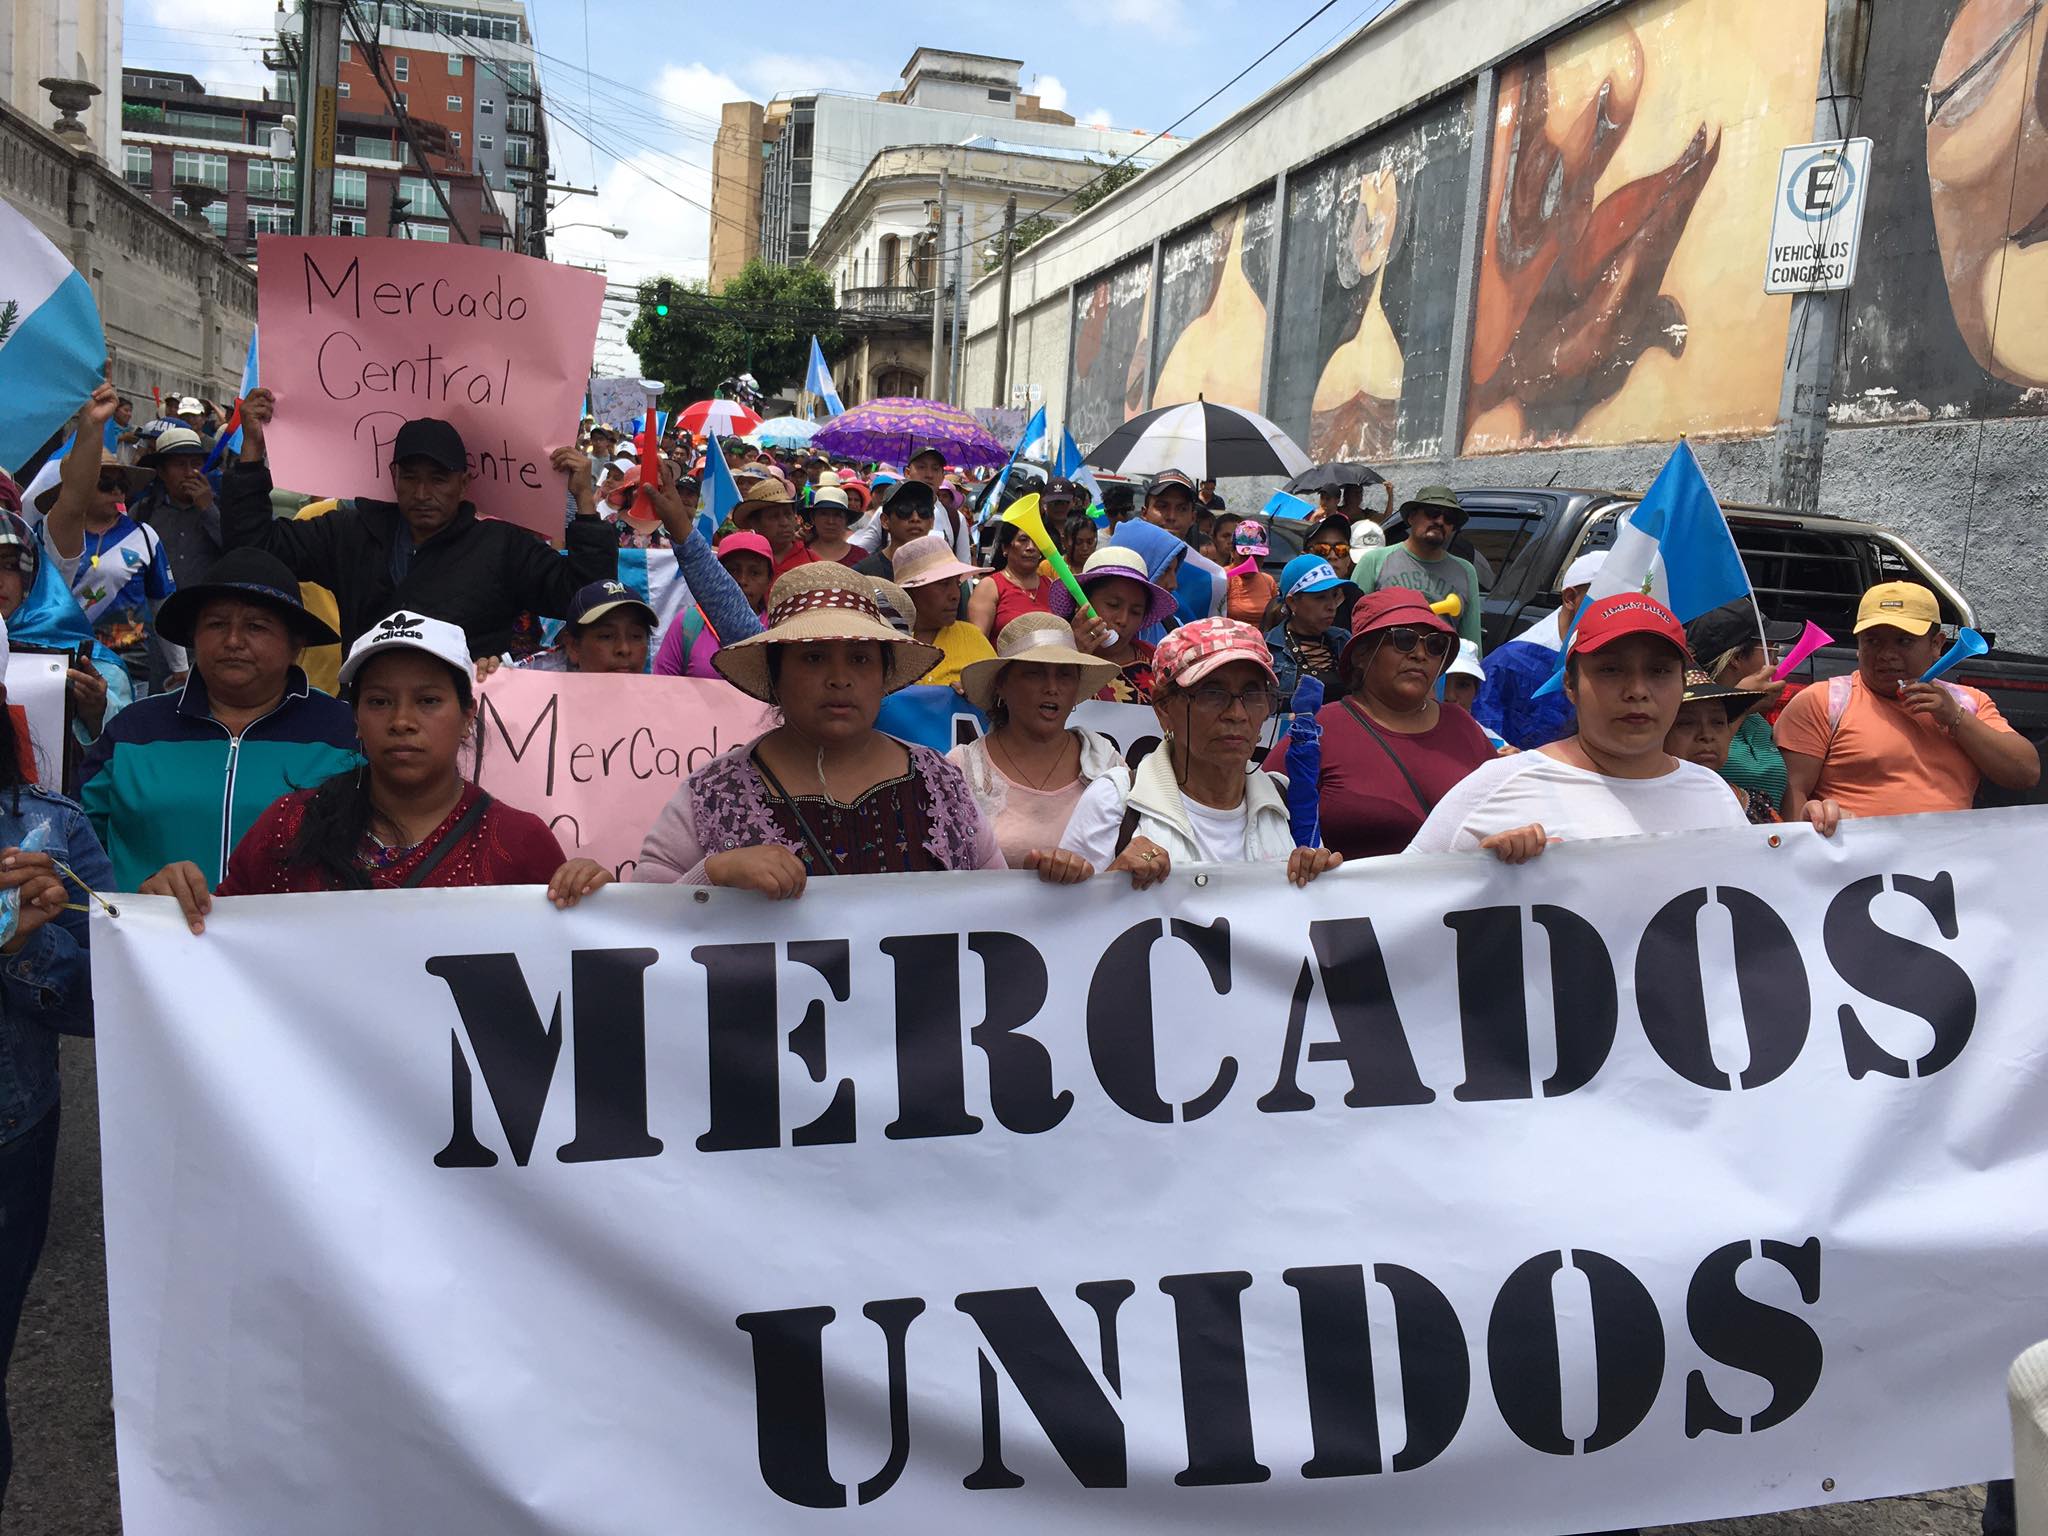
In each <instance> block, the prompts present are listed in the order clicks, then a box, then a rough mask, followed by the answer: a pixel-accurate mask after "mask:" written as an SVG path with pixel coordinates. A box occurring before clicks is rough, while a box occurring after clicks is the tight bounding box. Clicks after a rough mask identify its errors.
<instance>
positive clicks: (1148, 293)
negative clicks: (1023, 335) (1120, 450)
mask: <svg viewBox="0 0 2048 1536" xmlns="http://www.w3.org/2000/svg"><path fill="white" fill-rule="evenodd" d="M1151 310H1152V253H1151V252H1150V251H1149V250H1146V251H1140V252H1139V253H1138V254H1137V255H1135V256H1133V257H1131V258H1130V259H1129V260H1128V261H1126V262H1124V263H1123V264H1122V265H1120V266H1116V267H1112V268H1110V269H1109V270H1108V271H1107V272H1103V273H1100V274H1098V275H1097V276H1095V277H1093V278H1091V279H1089V280H1088V281H1087V282H1085V283H1083V284H1082V285H1081V287H1080V289H1079V291H1078V292H1077V293H1076V294H1075V295H1074V343H1073V348H1072V350H1071V353H1070V354H1069V355H1070V356H1071V357H1072V359H1073V362H1072V368H1073V378H1072V380H1071V381H1070V383H1069V386H1068V389H1067V410H1066V424H1067V430H1068V431H1070V432H1072V433H1073V434H1074V441H1075V442H1076V443H1078V444H1080V446H1081V449H1082V451H1083V452H1086V451H1087V450H1089V449H1091V448H1093V447H1094V446H1095V445H1096V444H1097V443H1099V442H1101V441H1102V440H1103V439H1104V438H1105V437H1107V436H1109V434H1110V433H1112V432H1114V431H1115V430H1116V429H1117V428H1118V427H1120V426H1122V425H1123V424H1124V423H1125V422H1126V421H1128V420H1129V419H1130V418H1131V417H1133V416H1135V415H1137V414H1138V412H1140V411H1141V410H1143V409H1144V408H1145V348H1146V338H1147V336H1148V335H1149V334H1150V327H1149V321H1150V319H1151Z"/></svg>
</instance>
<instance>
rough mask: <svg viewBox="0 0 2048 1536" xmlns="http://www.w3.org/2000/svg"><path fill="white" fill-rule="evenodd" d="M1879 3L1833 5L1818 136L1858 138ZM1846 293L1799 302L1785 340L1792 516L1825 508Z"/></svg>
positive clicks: (1780, 463) (1784, 429)
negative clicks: (1824, 468)
mask: <svg viewBox="0 0 2048 1536" xmlns="http://www.w3.org/2000/svg"><path fill="white" fill-rule="evenodd" d="M1870 10H1871V0H1828V15H1827V22H1826V30H1825V31H1824V32H1823V34H1822V47H1821V66H1820V91H1819V100H1818V103H1817V105H1816V106H1815V109H1814V119H1813V137H1814V141H1815V142H1816V143H1819V142H1823V141H1826V140H1830V139H1834V140H1843V141H1846V140H1848V139H1851V138H1853V137H1855V134H1856V118H1857V114H1858V111H1859V109H1860V108H1861V107H1862V105H1863V69H1864V63H1865V61H1866V59H1867V57H1868V54H1869V51H1870ZM1848 307H1849V295H1848V293H1847V292H1846V291H1843V292H1837V293H1800V294H1794V295H1793V297H1792V325H1791V329H1790V331H1789V332H1788V333H1787V336H1786V341H1785V382H1784V385H1783V387H1782V390H1781V392H1780V394H1779V397H1778V436H1777V444H1776V448H1777V452H1776V463H1775V464H1774V465H1773V467H1772V470H1771V498H1770V499H1771V502H1772V504H1773V505H1775V506H1780V507H1784V508H1785V509H1786V510H1787V511H1791V512H1814V511H1817V510H1819V507H1820V472H1821V461H1822V458H1823V456H1824V455H1825V454H1826V452H1827V444H1828V406H1829V405H1830V403H1832V401H1833V400H1834V395H1835V357H1836V354H1837V353H1838V352H1839V351H1840V349H1841V339H1842V316H1843V313H1844V312H1845V311H1846V310H1847V309H1848Z"/></svg>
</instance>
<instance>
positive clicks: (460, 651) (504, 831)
mask: <svg viewBox="0 0 2048 1536" xmlns="http://www.w3.org/2000/svg"><path fill="white" fill-rule="evenodd" d="M471 676H472V671H471V662H470V659H469V650H468V646H467V645H466V644H465V642H464V640H463V635H462V631H461V630H459V629H457V628H456V627H455V626H454V625H452V624H446V623H443V622H442V621H441V620H439V619H428V618H422V617H421V616H419V615H417V614H412V613H407V612H403V611H401V612H398V613H395V614H393V615H392V616H391V617H390V618H388V619H385V620H384V621H383V622H382V623H380V624H378V625H376V626H374V627H373V628H372V629H370V630H369V631H368V632H367V633H365V634H364V635H363V637H362V638H361V639H360V640H358V641H357V642H356V644H355V648H354V649H353V650H351V651H350V652H349V657H348V660H347V661H346V662H344V663H343V664H342V668H341V685H342V691H343V694H344V696H346V697H348V698H349V699H350V701H351V702H352V703H353V704H354V706H355V716H356V732H357V734H358V735H359V736H360V738H361V741H362V751H363V758H364V762H363V766H362V767H360V768H357V769H353V770H351V771H349V772H346V773H342V774H338V775H336V776H335V777H334V778H331V779H329V780H328V781H327V782H326V783H324V784H322V785H320V786H319V787H317V788H315V789H302V790H296V791H294V792H293V793H291V794H288V795H285V796H284V797H282V798H281V799H279V800H277V801H276V802H274V803H273V804H272V805H271V807H270V809H269V810H267V811H265V812H264V813H263V815H262V816H260V817H259V818H257V821H256V824H255V825H254V826H252V827H250V829H249V830H248V832H247V833H246V834H245V835H244V836H243V838H242V840H241V841H240V842H239V843H237V844H236V845H235V851H234V853H233V854H232V855H231V856H230V857H229V859H228V868H227V876H226V878H225V879H223V880H222V881H221V884H220V888H219V890H218V891H217V892H215V893H214V894H215V895H220V896H259V895H280V894H284V893H287V892H294V891H346V890H395V889H402V888H406V887H416V886H417V887H433V888H443V887H452V886H471V885H545V886H546V887H547V888H548V899H549V900H550V901H552V902H553V903H554V904H555V905H556V906H558V907H572V906H574V905H576V903H577V902H578V901H579V900H581V899H582V898H583V897H585V896H588V895H589V894H590V893H591V892H593V891H595V890H597V889H598V887H600V886H602V885H605V884H607V883H608V882H609V881H610V880H611V878H612V877H611V872H610V871H609V870H607V869H605V868H603V867H602V866H600V865H599V864H597V863H596V862H594V861H593V860H590V859H567V858H565V857H564V856H563V853H562V848H561V845H560V844H559V843H557V842H556V841H555V835H554V833H552V832H551V831H549V830H548V826H547V823H546V822H544V821H542V820H541V819H540V818H539V817H538V816H535V815H534V814H533V813H532V812H530V811H522V810H516V809H514V808H513V807H511V806H509V805H504V804H502V803H500V802H498V801H496V800H493V799H492V798H491V797H490V796H489V795H488V794H486V793H484V792H483V791H482V790H480V789H478V788H477V787H476V786H475V785H474V784H471V783H469V782H468V781H466V780H465V779H464V778H463V777H462V772H461V765H460V762H459V756H460V753H461V749H462V745H463V742H464V741H465V740H466V739H467V738H468V736H469V732H470V729H471V727H472V725H473V724H474V722H475V715H476V704H475V696H474V694H473V692H472V689H471V686H470V678H471ZM142 889H143V891H144V893H145V894H149V895H164V896H175V897H177V898H178V903H179V905H180V906H181V907H183V908H184V911H185V916H186V919H187V921H189V922H190V924H191V926H192V931H193V932H194V933H198V932H200V931H201V930H202V928H203V921H202V920H203V919H204V917H205V915H206V914H207V913H208V912H209V911H210V910H211V909H212V901H211V900H210V898H209V896H208V893H207V891H206V884H205V879H204V876H203V875H202V874H201V873H200V871H199V869H198V867H197V866H196V865H191V864H173V865H171V866H169V867H168V868H166V869H163V870H160V871H158V872H157V873H156V874H155V875H153V876H151V877H150V879H149V880H147V881H145V882H144V883H143V887H142Z"/></svg>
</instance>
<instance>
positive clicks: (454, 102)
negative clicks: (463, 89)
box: [448, 96, 462, 112]
mask: <svg viewBox="0 0 2048 1536" xmlns="http://www.w3.org/2000/svg"><path fill="white" fill-rule="evenodd" d="M448 110H449V111H450V112H460V111H461V110H462V98H461V97H460V96H450V97H449V98H448Z"/></svg>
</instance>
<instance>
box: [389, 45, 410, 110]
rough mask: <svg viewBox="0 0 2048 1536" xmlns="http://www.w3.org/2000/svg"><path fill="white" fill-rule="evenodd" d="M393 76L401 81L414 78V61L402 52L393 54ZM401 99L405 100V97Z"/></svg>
mask: <svg viewBox="0 0 2048 1536" xmlns="http://www.w3.org/2000/svg"><path fill="white" fill-rule="evenodd" d="M391 78H392V79H394V80H400V81H403V80H410V79H411V78H412V62H411V61H410V60H409V59H407V58H406V56H405V55H404V54H402V53H394V54H393V55H391ZM399 99H400V100H403V99H404V98H403V97H401V98H399Z"/></svg>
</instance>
